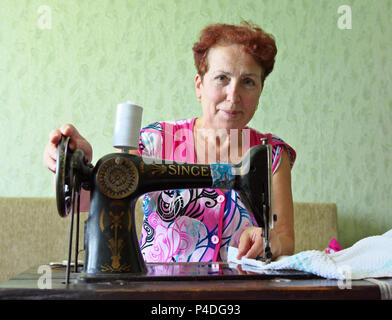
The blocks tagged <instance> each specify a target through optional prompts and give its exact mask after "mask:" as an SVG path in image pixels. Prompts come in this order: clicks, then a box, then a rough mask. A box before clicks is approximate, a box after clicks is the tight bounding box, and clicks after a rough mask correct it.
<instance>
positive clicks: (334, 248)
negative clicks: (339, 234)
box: [325, 238, 343, 253]
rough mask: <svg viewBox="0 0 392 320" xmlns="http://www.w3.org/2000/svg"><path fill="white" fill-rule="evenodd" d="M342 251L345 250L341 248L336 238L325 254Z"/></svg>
mask: <svg viewBox="0 0 392 320" xmlns="http://www.w3.org/2000/svg"><path fill="white" fill-rule="evenodd" d="M340 250H343V248H342V247H341V246H340V244H339V242H338V241H337V240H336V239H335V238H333V239H332V240H331V242H330V243H329V245H328V248H327V249H325V252H326V253H334V252H337V251H340Z"/></svg>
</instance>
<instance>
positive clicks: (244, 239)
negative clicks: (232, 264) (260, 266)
mask: <svg viewBox="0 0 392 320" xmlns="http://www.w3.org/2000/svg"><path fill="white" fill-rule="evenodd" d="M261 233H262V229H261V228H258V227H249V228H247V229H245V230H244V231H243V232H242V234H241V238H240V244H239V245H238V256H237V259H238V260H241V258H242V257H243V256H245V257H246V258H248V259H254V258H256V257H257V256H261V255H263V251H264V249H263V238H262V237H261Z"/></svg>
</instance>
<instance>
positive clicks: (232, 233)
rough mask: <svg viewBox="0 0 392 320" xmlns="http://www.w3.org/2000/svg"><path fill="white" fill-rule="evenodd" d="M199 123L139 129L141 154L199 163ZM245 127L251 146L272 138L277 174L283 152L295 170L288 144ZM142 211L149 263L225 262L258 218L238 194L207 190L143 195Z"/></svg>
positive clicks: (143, 239)
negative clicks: (196, 142) (196, 135)
mask: <svg viewBox="0 0 392 320" xmlns="http://www.w3.org/2000/svg"><path fill="white" fill-rule="evenodd" d="M195 120H196V119H195V118H194V119H186V120H179V121H175V122H156V123H153V124H151V125H148V126H146V127H144V128H143V129H142V130H141V131H140V141H139V154H140V155H143V156H148V157H153V158H158V159H167V160H173V161H181V162H189V163H196V156H195V151H194V141H193V127H194V123H195ZM245 129H246V132H247V133H248V138H249V139H248V141H249V143H248V148H249V147H252V146H255V145H258V144H261V138H268V143H270V144H271V145H272V161H273V166H272V171H273V173H274V172H275V171H276V169H277V168H278V166H279V161H280V158H281V154H282V152H283V150H284V149H286V150H287V151H288V154H289V158H290V163H291V166H293V164H294V161H295V158H296V153H295V151H294V149H293V148H291V147H290V146H289V145H288V144H286V143H285V142H284V141H283V140H281V139H280V138H278V137H276V136H274V135H272V134H262V133H259V132H257V131H256V130H254V129H251V128H249V127H246V128H245ZM243 131H244V129H243ZM244 152H246V148H245V149H244ZM143 211H144V220H143V229H142V234H141V239H140V248H141V251H142V254H143V256H144V259H145V261H146V262H213V261H226V260H227V251H228V247H229V246H235V247H238V244H239V239H240V236H241V233H242V232H243V231H244V230H245V229H246V228H248V227H250V226H254V225H257V223H256V221H255V219H254V217H253V214H252V213H250V212H248V210H247V209H246V207H245V205H244V204H243V202H242V201H241V198H240V197H239V195H238V194H237V192H236V191H234V190H220V189H207V188H204V189H184V190H165V191H156V192H150V193H147V194H145V195H144V196H143Z"/></svg>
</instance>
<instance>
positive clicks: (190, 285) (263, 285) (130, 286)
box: [0, 263, 392, 301]
mask: <svg viewBox="0 0 392 320" xmlns="http://www.w3.org/2000/svg"><path fill="white" fill-rule="evenodd" d="M38 267H39V266H36V267H33V268H31V269H29V270H27V271H26V272H23V273H22V274H20V275H18V276H16V277H15V278H12V279H10V280H8V281H6V282H3V283H1V284H0V299H35V300H36V299H44V300H47V299H67V300H68V299H79V300H80V299H94V300H97V299H133V300H135V299H136V300H156V299H159V300H230V301H233V300H264V299H267V300H275V299H279V300H281V299H283V300H287V299H306V300H308V299H317V300H324V299H333V300H337V299H351V300H357V299H367V300H369V299H372V300H373V299H380V298H381V296H380V289H379V287H378V285H376V284H374V283H371V282H369V281H366V280H353V281H351V282H350V281H347V282H343V281H337V280H327V279H323V278H318V277H316V276H313V275H311V274H307V273H303V272H297V271H279V272H278V271H271V272H268V273H262V274H261V273H256V272H252V271H244V270H243V269H242V268H241V266H236V265H234V266H233V265H231V264H227V263H170V264H148V265H147V267H148V273H147V274H146V275H143V276H129V275H127V276H126V277H124V279H119V278H118V277H117V276H116V277H113V278H99V279H90V278H88V277H87V278H86V277H84V274H83V273H82V272H78V273H75V272H72V273H71V277H70V283H69V284H66V283H65V268H64V267H56V268H54V267H50V268H49V266H45V267H44V269H45V268H46V271H45V272H43V271H40V272H41V273H39V271H38ZM43 277H46V278H43ZM45 279H46V280H45ZM44 280H45V281H44ZM383 280H384V281H387V282H388V283H389V285H390V286H391V288H392V278H388V279H383ZM45 286H47V287H48V286H50V287H51V288H50V289H40V287H41V288H42V287H45Z"/></svg>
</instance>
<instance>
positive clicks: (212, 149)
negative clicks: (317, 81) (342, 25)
mask: <svg viewBox="0 0 392 320" xmlns="http://www.w3.org/2000/svg"><path fill="white" fill-rule="evenodd" d="M193 52H194V59H195V65H196V68H197V75H196V77H195V88H196V96H197V98H198V101H199V102H200V103H201V107H202V115H201V116H200V117H198V118H194V119H184V120H179V121H174V122H156V123H153V124H151V125H148V126H146V127H145V128H143V129H142V130H141V131H140V144H139V150H138V151H137V152H136V153H137V154H140V155H144V156H149V157H155V158H161V159H168V160H175V161H181V162H192V163H212V162H229V163H236V162H238V161H239V159H240V158H241V157H242V155H243V154H244V153H245V152H246V151H247V150H248V149H249V148H250V147H252V146H254V145H257V144H260V143H261V139H262V138H268V142H269V143H270V144H271V145H272V147H273V167H272V170H273V178H272V187H273V195H274V196H273V208H274V213H275V214H276V215H277V222H276V223H275V227H274V229H273V230H272V231H271V249H272V254H273V256H274V257H277V256H280V255H289V254H292V253H293V251H294V227H293V200H292V194H291V168H292V166H293V164H294V161H295V151H294V150H293V149H292V148H291V147H290V146H289V145H287V144H286V143H285V142H284V141H283V140H282V139H280V138H278V137H276V136H274V135H272V134H262V133H260V132H258V131H256V130H254V129H252V128H249V127H247V124H248V123H249V121H250V120H251V119H252V117H253V115H254V114H255V112H256V110H257V106H258V103H259V98H260V95H261V92H262V90H263V86H264V81H265V79H266V77H267V76H268V74H269V73H270V72H271V71H272V69H273V66H274V59H275V55H276V46H275V41H274V40H273V38H272V37H271V36H270V35H268V34H267V33H265V32H264V31H263V30H262V29H261V28H259V27H257V26H252V25H250V24H249V23H246V22H244V23H243V24H242V25H241V26H235V25H226V24H215V25H211V26H207V27H206V28H205V29H204V30H202V32H201V36H200V40H199V42H197V43H195V45H194V47H193ZM61 135H64V136H70V137H71V148H73V149H75V148H79V149H82V150H83V151H84V152H85V154H86V156H87V157H88V159H89V160H90V161H91V160H92V148H91V145H90V144H89V143H88V142H87V141H86V140H85V139H84V138H83V137H82V136H81V135H80V134H79V132H78V131H77V130H76V129H75V128H74V127H73V126H72V125H64V126H63V127H62V128H61V129H60V130H54V131H52V132H51V134H50V137H49V143H48V145H47V147H46V149H45V153H44V161H45V164H46V166H47V167H48V168H49V169H50V170H52V171H53V172H54V171H55V167H56V153H57V144H58V143H59V140H60V138H61ZM87 207H88V195H83V196H82V208H83V209H84V210H86V209H87ZM143 211H144V221H143V229H142V236H141V239H140V247H141V250H142V253H143V256H144V259H145V260H146V261H147V262H171V261H205V262H207V261H225V260H226V259H227V251H228V247H229V246H235V247H238V258H239V259H240V258H241V257H242V256H246V257H248V258H255V257H257V256H260V255H262V254H263V240H262V237H261V229H260V228H259V227H258V226H257V225H256V222H255V219H254V217H253V215H252V213H251V212H248V211H247V210H246V209H245V205H244V204H243V202H242V201H241V198H240V196H239V195H238V194H237V193H236V192H235V191H233V190H219V189H190V190H188V189H187V190H165V191H159V192H151V193H148V194H146V195H145V196H144V201H143Z"/></svg>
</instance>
